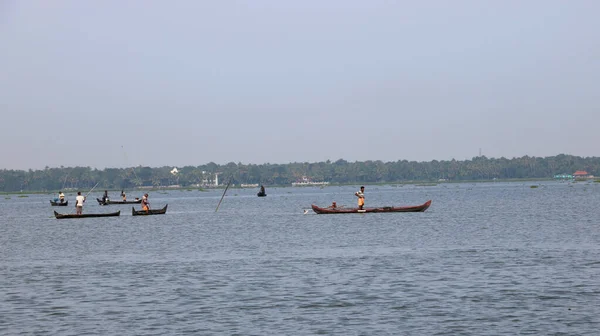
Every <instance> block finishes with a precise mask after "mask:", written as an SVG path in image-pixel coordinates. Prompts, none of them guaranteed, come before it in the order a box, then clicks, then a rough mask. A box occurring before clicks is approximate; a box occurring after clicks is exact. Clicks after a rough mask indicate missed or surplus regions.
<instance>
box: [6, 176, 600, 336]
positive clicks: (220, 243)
mask: <svg viewBox="0 0 600 336" xmlns="http://www.w3.org/2000/svg"><path fill="white" fill-rule="evenodd" d="M531 184H532V183H489V184H484V183H482V184H438V185H436V186H410V185H407V186H402V187H396V186H368V185H367V186H366V187H367V188H366V200H367V206H371V205H373V206H375V205H415V204H421V203H423V202H425V201H426V200H428V199H432V200H433V204H432V206H431V207H430V208H429V210H427V212H425V213H396V214H346V215H315V214H313V213H312V212H310V213H309V214H306V215H304V211H303V210H304V209H308V208H310V205H311V204H312V203H314V204H318V205H328V204H331V202H332V201H336V202H337V203H338V205H347V206H352V205H354V203H355V202H356V199H355V197H354V196H353V193H354V191H355V189H356V187H327V188H324V189H319V188H279V189H278V188H269V195H268V196H267V197H265V198H259V197H256V190H254V189H252V190H250V189H249V190H239V189H232V190H230V191H228V192H227V196H226V197H225V199H224V201H223V203H222V204H221V206H220V208H219V211H218V212H216V213H215V208H216V205H217V203H218V200H219V199H220V197H221V193H222V190H215V191H209V192H199V191H170V192H166V193H162V192H161V193H152V194H151V201H152V205H153V206H154V207H157V208H158V207H162V206H163V205H164V204H166V203H168V204H169V211H168V213H167V214H166V215H164V216H149V217H132V216H131V215H130V209H131V206H130V205H111V206H105V207H102V206H98V205H93V204H86V207H85V210H84V211H85V212H90V213H91V212H109V211H114V210H115V209H121V211H122V215H121V217H114V218H88V219H71V220H56V219H54V218H53V217H52V211H53V210H55V209H57V208H56V207H50V206H49V204H48V199H49V197H51V196H49V195H30V197H28V198H16V197H11V198H10V199H2V200H0V215H1V218H2V222H1V225H0V271H1V273H0V274H1V276H0V334H2V335H16V334H20V333H24V334H57V335H83V334H85V335H92V334H96V335H108V334H111V335H146V334H148V335H149V334H156V335H161V334H182V333H195V334H202V335H204V334H239V335H265V334H279V335H285V334H294V335H301V334H338V335H348V334H350V335H376V334H388V335H392V334H393V335H397V334H410V335H559V334H563V335H597V334H598V330H599V329H600V325H599V323H600V317H599V316H600V305H599V304H598V302H600V281H598V279H599V278H600V277H599V276H600V221H599V220H598V219H600V210H598V209H599V207H598V206H597V205H598V204H600V202H599V201H600V186H599V185H598V184H583V183H578V184H574V185H569V184H566V183H542V184H541V185H540V187H539V188H530V185H531ZM537 184H538V183H536V185H537ZM129 194H132V193H131V192H130V193H129ZM67 197H68V198H69V199H72V198H73V197H74V196H72V195H67ZM73 210H74V209H73V208H72V207H66V208H63V207H61V208H60V209H59V210H58V211H59V212H68V211H73Z"/></svg>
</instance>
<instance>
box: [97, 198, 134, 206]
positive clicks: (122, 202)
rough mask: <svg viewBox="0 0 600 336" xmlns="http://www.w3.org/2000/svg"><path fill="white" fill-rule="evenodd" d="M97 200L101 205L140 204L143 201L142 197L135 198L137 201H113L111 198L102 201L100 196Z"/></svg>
mask: <svg viewBox="0 0 600 336" xmlns="http://www.w3.org/2000/svg"><path fill="white" fill-rule="evenodd" d="M96 201H98V204H100V205H111V204H140V203H142V200H141V199H138V200H135V201H111V200H106V201H104V202H103V201H102V200H101V199H99V198H96Z"/></svg>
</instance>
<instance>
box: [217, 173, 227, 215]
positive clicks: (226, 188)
mask: <svg viewBox="0 0 600 336" xmlns="http://www.w3.org/2000/svg"><path fill="white" fill-rule="evenodd" d="M230 184H231V179H229V182H228V183H227V187H225V191H223V196H221V200H219V204H217V208H216V209H215V212H217V210H219V206H220V205H221V202H222V201H223V197H225V193H226V192H227V189H228V188H229V185H230Z"/></svg>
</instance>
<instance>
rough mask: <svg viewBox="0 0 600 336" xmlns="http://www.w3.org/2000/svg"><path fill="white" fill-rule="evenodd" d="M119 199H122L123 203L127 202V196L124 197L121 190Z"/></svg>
mask: <svg viewBox="0 0 600 336" xmlns="http://www.w3.org/2000/svg"><path fill="white" fill-rule="evenodd" d="M121 198H122V199H123V202H127V196H125V193H124V192H123V190H121Z"/></svg>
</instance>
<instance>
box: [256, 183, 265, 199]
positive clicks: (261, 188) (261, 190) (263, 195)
mask: <svg viewBox="0 0 600 336" xmlns="http://www.w3.org/2000/svg"><path fill="white" fill-rule="evenodd" d="M256 196H258V197H265V196H267V192H266V191H265V186H262V185H261V186H260V190H259V191H258V194H256Z"/></svg>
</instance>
